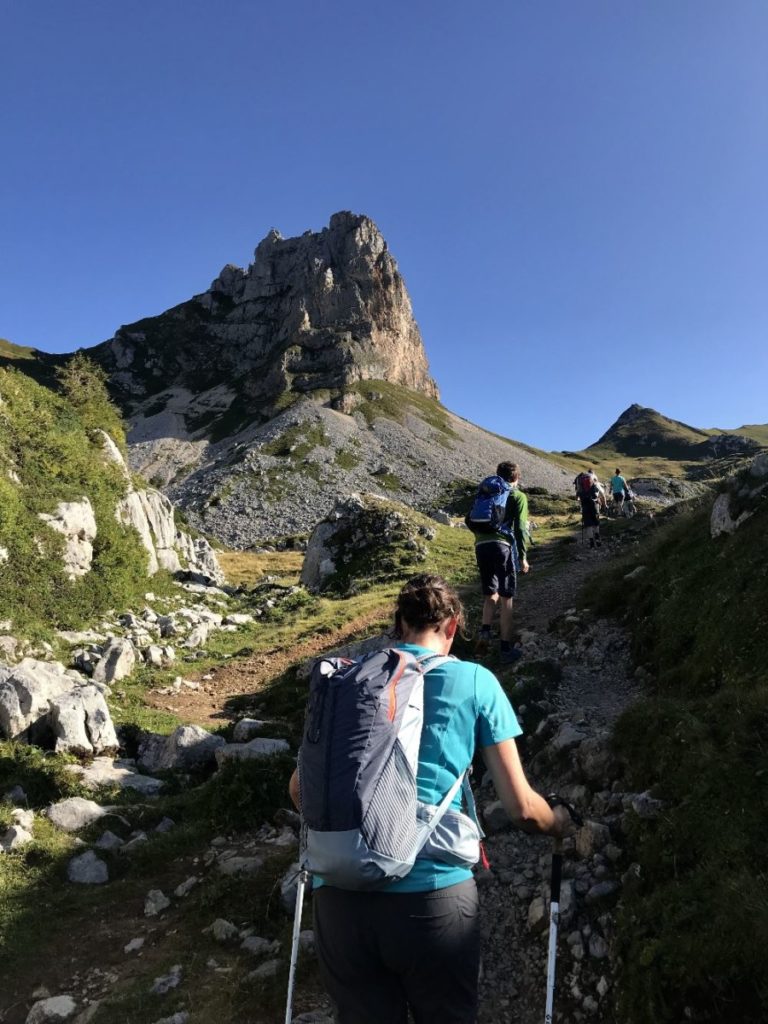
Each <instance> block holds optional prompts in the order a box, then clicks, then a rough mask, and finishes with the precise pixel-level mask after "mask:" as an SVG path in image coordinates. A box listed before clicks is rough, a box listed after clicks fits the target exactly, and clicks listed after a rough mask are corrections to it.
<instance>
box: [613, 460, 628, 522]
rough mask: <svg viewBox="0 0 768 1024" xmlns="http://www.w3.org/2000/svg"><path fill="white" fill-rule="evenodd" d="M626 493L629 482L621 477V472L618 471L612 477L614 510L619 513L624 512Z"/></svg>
mask: <svg viewBox="0 0 768 1024" xmlns="http://www.w3.org/2000/svg"><path fill="white" fill-rule="evenodd" d="M626 491H627V481H626V480H625V479H624V477H623V476H622V475H621V470H620V469H617V470H616V472H615V474H614V475H613V476H612V477H611V495H612V497H613V506H614V509H615V510H616V511H618V512H623V511H624V495H625V493H626Z"/></svg>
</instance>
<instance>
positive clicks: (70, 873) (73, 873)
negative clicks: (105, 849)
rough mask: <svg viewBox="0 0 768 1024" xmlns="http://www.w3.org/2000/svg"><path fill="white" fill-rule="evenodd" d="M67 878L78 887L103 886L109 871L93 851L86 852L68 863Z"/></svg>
mask: <svg viewBox="0 0 768 1024" xmlns="http://www.w3.org/2000/svg"><path fill="white" fill-rule="evenodd" d="M67 878H68V879H69V880H70V882H76V883H77V884H78V885H103V884H104V882H108V881H109V870H108V868H107V865H106V864H105V863H104V861H103V860H101V859H100V858H99V857H97V856H96V854H95V853H94V852H93V850H86V851H85V853H81V854H79V856H77V857H73V858H72V860H71V861H70V862H69V864H68V865H67Z"/></svg>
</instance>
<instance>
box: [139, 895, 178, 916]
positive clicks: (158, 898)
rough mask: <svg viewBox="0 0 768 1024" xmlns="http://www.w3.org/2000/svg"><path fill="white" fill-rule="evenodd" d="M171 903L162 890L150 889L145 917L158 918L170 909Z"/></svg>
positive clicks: (145, 905)
mask: <svg viewBox="0 0 768 1024" xmlns="http://www.w3.org/2000/svg"><path fill="white" fill-rule="evenodd" d="M170 905H171V901H170V900H169V899H168V897H167V896H166V895H165V893H163V892H161V890H160V889H150V891H149V892H148V893H147V898H146V900H145V901H144V916H145V917H157V915H158V914H162V912H163V911H164V910H167V909H168V907H170Z"/></svg>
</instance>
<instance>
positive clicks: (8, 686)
mask: <svg viewBox="0 0 768 1024" xmlns="http://www.w3.org/2000/svg"><path fill="white" fill-rule="evenodd" d="M0 736H2V737H3V738H5V739H10V740H28V741H30V742H38V741H41V742H42V741H44V740H46V739H47V738H50V739H51V740H52V741H53V745H54V746H55V749H56V750H59V751H67V752H73V753H79V754H86V755H90V754H101V753H105V752H109V751H115V750H117V747H118V742H117V736H116V734H115V729H114V725H113V724H112V719H111V716H110V714H109V709H108V707H107V704H106V701H105V700H104V695H103V693H102V692H101V690H100V689H98V688H97V687H96V686H93V685H91V684H89V683H88V681H87V680H86V679H84V678H83V677H82V676H81V675H80V674H79V673H78V672H75V671H74V670H73V669H69V670H65V669H64V666H63V665H62V664H60V663H59V662H43V661H36V660H35V659H34V658H24V659H23V660H22V661H21V662H19V664H18V665H15V666H10V665H0Z"/></svg>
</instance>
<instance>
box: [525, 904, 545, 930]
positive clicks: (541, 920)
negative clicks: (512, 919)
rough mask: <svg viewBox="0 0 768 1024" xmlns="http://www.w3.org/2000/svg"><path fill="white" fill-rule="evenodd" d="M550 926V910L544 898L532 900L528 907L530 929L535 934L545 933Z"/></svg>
mask: <svg viewBox="0 0 768 1024" xmlns="http://www.w3.org/2000/svg"><path fill="white" fill-rule="evenodd" d="M548 926H549V909H548V907H547V904H546V903H545V902H544V897H543V896H537V897H536V898H535V899H533V900H531V905H530V906H529V907H528V927H529V928H530V930H531V931H532V932H533V933H534V934H538V933H539V932H544V931H546V930H547V927H548Z"/></svg>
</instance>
